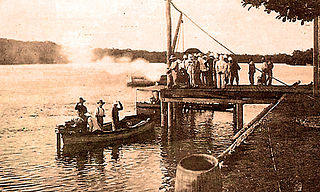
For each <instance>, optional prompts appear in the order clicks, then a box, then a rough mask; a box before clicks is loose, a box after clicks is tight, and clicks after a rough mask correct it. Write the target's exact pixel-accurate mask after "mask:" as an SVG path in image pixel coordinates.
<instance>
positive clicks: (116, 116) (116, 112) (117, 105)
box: [112, 101, 123, 131]
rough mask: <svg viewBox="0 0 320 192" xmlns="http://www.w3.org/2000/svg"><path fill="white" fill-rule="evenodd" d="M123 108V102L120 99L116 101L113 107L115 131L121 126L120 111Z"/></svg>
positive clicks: (113, 128) (113, 127)
mask: <svg viewBox="0 0 320 192" xmlns="http://www.w3.org/2000/svg"><path fill="white" fill-rule="evenodd" d="M121 110H123V106H122V103H121V102H120V101H117V102H114V103H113V107H112V130H113V131H115V130H116V129H118V128H119V126H120V121H119V111H121Z"/></svg>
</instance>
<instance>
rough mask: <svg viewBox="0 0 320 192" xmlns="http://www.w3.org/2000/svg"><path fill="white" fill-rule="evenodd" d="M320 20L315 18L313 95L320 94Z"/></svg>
mask: <svg viewBox="0 0 320 192" xmlns="http://www.w3.org/2000/svg"><path fill="white" fill-rule="evenodd" d="M319 25H320V20H319V17H318V16H316V17H315V19H314V29H313V30H314V31H313V32H314V36H313V38H314V42H313V96H319V48H320V47H319V44H320V40H319V39H320V34H319V33H320V28H319V27H320V26H319Z"/></svg>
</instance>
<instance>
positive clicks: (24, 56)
mask: <svg viewBox="0 0 320 192" xmlns="http://www.w3.org/2000/svg"><path fill="white" fill-rule="evenodd" d="M55 63H68V59H67V57H66V56H64V55H62V54H61V46H60V45H58V44H56V43H53V42H50V41H45V42H39V41H28V42H24V41H17V40H11V39H5V38H0V64H1V65H9V64H55Z"/></svg>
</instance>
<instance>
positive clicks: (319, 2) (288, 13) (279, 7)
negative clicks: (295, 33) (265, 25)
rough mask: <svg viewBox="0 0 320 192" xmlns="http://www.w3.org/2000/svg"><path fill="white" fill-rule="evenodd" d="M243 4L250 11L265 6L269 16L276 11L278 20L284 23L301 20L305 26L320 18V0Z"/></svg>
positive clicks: (266, 0)
mask: <svg viewBox="0 0 320 192" xmlns="http://www.w3.org/2000/svg"><path fill="white" fill-rule="evenodd" d="M241 3H242V5H243V7H246V6H247V7H248V10H250V9H251V8H252V7H255V8H259V7H261V6H263V7H264V11H265V12H267V13H268V14H270V13H271V11H275V12H276V13H277V14H278V16H277V17H276V18H277V19H281V20H282V21H283V22H285V21H290V22H295V21H297V20H300V21H301V24H302V25H303V24H304V22H306V21H312V20H313V19H314V18H315V17H316V16H320V0H242V2H241Z"/></svg>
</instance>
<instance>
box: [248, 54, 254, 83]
mask: <svg viewBox="0 0 320 192" xmlns="http://www.w3.org/2000/svg"><path fill="white" fill-rule="evenodd" d="M255 72H256V66H255V64H254V61H253V59H252V58H250V59H249V72H248V74H249V81H250V85H254V74H255Z"/></svg>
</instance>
